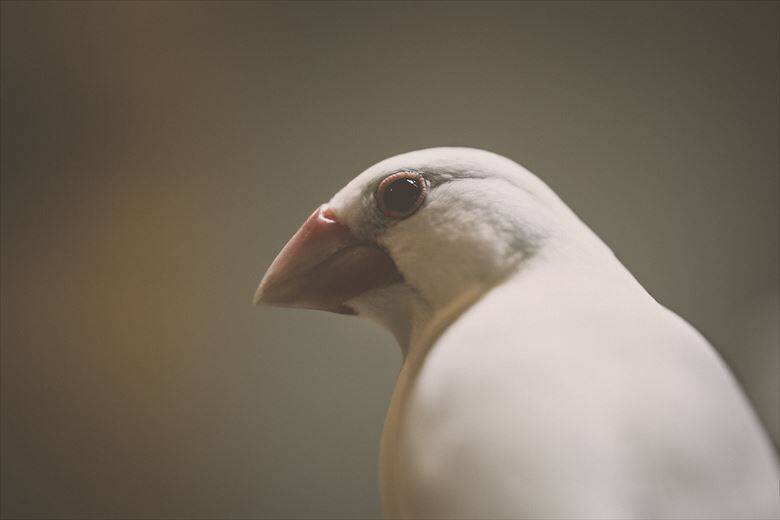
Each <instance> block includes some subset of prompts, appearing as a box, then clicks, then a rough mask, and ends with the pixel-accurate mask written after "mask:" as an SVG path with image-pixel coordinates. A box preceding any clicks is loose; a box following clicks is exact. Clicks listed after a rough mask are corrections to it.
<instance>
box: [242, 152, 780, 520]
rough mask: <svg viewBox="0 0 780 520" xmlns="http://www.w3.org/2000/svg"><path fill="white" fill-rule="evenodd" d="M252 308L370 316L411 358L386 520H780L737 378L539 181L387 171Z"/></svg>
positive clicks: (389, 427)
mask: <svg viewBox="0 0 780 520" xmlns="http://www.w3.org/2000/svg"><path fill="white" fill-rule="evenodd" d="M255 302H256V303H257V302H263V303H269V304H275V305H282V306H294V307H295V306H297V307H305V308H314V309H323V310H328V311H334V312H341V313H351V314H357V315H358V316H361V317H365V318H368V319H371V320H374V321H377V322H379V323H380V324H382V325H383V326H384V327H386V328H388V329H389V330H390V331H391V332H392V333H393V334H394V335H395V337H396V338H397V340H398V342H399V344H400V346H401V348H402V350H403V353H404V359H403V364H402V366H401V370H400V373H399V376H398V379H397V382H396V387H395V390H394V393H393V397H392V400H391V403H390V408H389V411H388V415H387V420H386V423H385V428H384V432H383V435H382V443H381V449H380V488H381V494H382V502H383V509H384V512H385V515H386V516H387V517H388V518H426V519H432V518H472V519H473V518H491V519H494V518H512V519H516V518H534V519H536V518H569V519H570V518H599V519H606V518H615V519H617V518H620V519H623V518H729V519H731V518H777V516H778V515H779V514H780V498H779V495H780V492H779V487H778V486H779V484H780V479H779V477H778V467H777V461H776V459H775V453H774V450H773V449H772V447H771V446H770V443H769V441H768V438H767V436H766V434H765V432H764V431H763V429H762V427H761V426H760V424H759V422H758V420H757V418H756V415H755V414H754V412H753V410H752V409H751V407H750V405H749V404H748V402H747V400H746V398H745V396H744V395H743V393H742V391H741V389H740V388H739V386H738V384H737V383H736V382H735V380H734V378H733V376H732V375H731V373H730V371H729V370H728V368H727V367H726V366H725V365H724V363H723V362H722V361H721V359H720V358H719V357H718V355H717V354H716V352H715V351H714V349H713V348H712V347H711V346H710V345H709V343H707V341H706V340H705V339H704V338H703V337H702V336H701V335H700V334H699V333H698V332H697V331H696V330H695V329H694V328H693V327H691V326H690V325H689V324H688V323H686V322H685V321H684V320H682V319H681V318H679V317H678V316H677V315H675V314H674V313H673V312H671V311H669V310H668V309H666V308H665V307H663V306H662V305H660V304H659V303H658V302H656V301H655V300H654V299H653V298H652V297H651V296H650V295H649V294H648V293H647V292H646V291H645V290H644V289H643V288H642V286H641V285H640V284H639V283H638V282H637V281H636V280H635V279H634V277H633V276H632V275H631V274H630V273H629V272H628V271H627V270H626V268H625V267H623V265H622V264H621V263H620V262H619V261H618V260H617V258H616V257H615V256H614V255H613V253H612V252H611V251H610V249H609V248H608V247H607V246H606V245H604V243H603V242H602V241H601V240H600V239H599V238H598V237H597V236H596V235H595V234H594V233H593V232H592V231H591V230H590V229H588V227H587V226H586V225H585V224H583V223H582V222H581V221H580V220H579V219H578V218H577V216H576V215H575V214H574V213H573V212H572V211H571V210H570V209H569V208H568V207H567V206H566V205H565V204H564V203H563V202H562V201H561V200H560V199H559V198H558V197H557V196H556V195H555V193H554V192H553V191H552V190H551V189H550V188H548V187H547V186H546V185H545V184H544V183H543V182H542V181H540V180H539V179H538V178H537V177H535V176H534V175H533V174H531V173H530V172H529V171H527V170H526V169H524V168H523V167H521V166H520V165H518V164H516V163H515V162H512V161H511V160H509V159H507V158H504V157H501V156H499V155H496V154H493V153H490V152H487V151H482V150H476V149H470V148H432V149H427V150H420V151H415V152H411V153H406V154H403V155H398V156H396V157H392V158H390V159H387V160H384V161H382V162H380V163H378V164H376V165H374V166H372V167H370V168H369V169H367V170H366V171H364V172H363V173H362V174H360V175H358V176H357V177H356V178H355V179H354V180H352V181H351V182H350V183H349V184H348V185H347V186H346V187H344V188H343V189H342V190H341V191H339V192H338V193H337V194H336V195H335V196H334V197H333V198H332V199H331V200H330V202H328V203H327V204H325V205H323V206H321V207H320V208H319V209H317V210H316V211H315V212H314V213H313V214H312V216H311V217H309V219H308V220H307V221H306V222H305V223H304V224H303V226H302V227H301V229H300V230H299V231H298V232H297V233H296V234H295V235H294V236H293V238H292V239H291V240H290V241H289V243H288V244H287V245H286V246H285V247H284V249H283V250H282V251H281V253H279V256H278V257H277V258H276V260H275V261H274V262H273V264H272V265H271V267H270V268H269V269H268V271H267V273H266V274H265V276H264V278H263V280H262V282H261V283H260V286H259V287H258V290H257V293H256V295H255Z"/></svg>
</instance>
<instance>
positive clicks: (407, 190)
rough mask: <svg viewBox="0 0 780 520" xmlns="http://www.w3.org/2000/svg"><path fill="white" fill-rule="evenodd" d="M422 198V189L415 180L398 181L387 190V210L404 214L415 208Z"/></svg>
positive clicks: (392, 183)
mask: <svg viewBox="0 0 780 520" xmlns="http://www.w3.org/2000/svg"><path fill="white" fill-rule="evenodd" d="M419 196H420V187H419V186H418V185H417V183H416V182H415V181H414V179H398V180H397V181H394V182H391V183H390V184H389V185H388V186H387V188H385V195H384V197H385V208H387V209H388V210H390V211H394V212H397V213H404V212H406V211H409V210H410V209H412V208H413V207H414V204H415V203H416V202H417V198H418V197H419Z"/></svg>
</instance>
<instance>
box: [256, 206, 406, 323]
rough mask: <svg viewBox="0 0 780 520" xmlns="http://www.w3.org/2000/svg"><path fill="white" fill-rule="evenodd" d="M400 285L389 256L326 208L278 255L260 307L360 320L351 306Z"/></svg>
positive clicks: (259, 299) (261, 294) (268, 273)
mask: <svg viewBox="0 0 780 520" xmlns="http://www.w3.org/2000/svg"><path fill="white" fill-rule="evenodd" d="M400 280H401V275H400V274H399V273H398V270H397V269H396V267H395V263H394V262H393V260H392V258H390V256H389V255H388V254H387V253H386V252H385V251H384V250H382V249H381V248H379V247H378V246H377V245H375V244H373V243H369V242H365V241H360V240H358V239H357V238H356V237H355V235H354V234H353V233H352V231H351V230H350V229H349V227H347V226H346V225H344V224H342V223H341V222H339V221H338V220H337V219H336V217H335V215H334V214H333V212H332V211H331V210H330V209H329V208H328V207H327V206H326V205H322V206H320V207H319V208H317V210H316V211H314V213H312V214H311V216H310V217H309V218H308V219H306V222H304V223H303V225H302V226H301V227H300V229H298V231H297V232H296V233H295V234H294V235H293V237H292V238H291V239H290V241H289V242H287V245H285V246H284V248H283V249H282V251H281V252H280V253H279V254H278V255H277V257H276V259H275V260H274V261H273V263H272V264H271V267H269V268H268V271H266V273H265V276H263V279H262V281H261V282H260V286H259V287H258V288H257V292H256V293H255V300H254V301H255V304H258V303H267V304H270V305H277V306H280V307H302V308H306V309H319V310H324V311H330V312H338V313H341V314H355V311H354V310H353V309H351V308H350V307H349V306H348V305H347V303H346V302H348V301H349V300H351V299H353V298H355V297H357V296H360V295H361V294H363V293H364V292H366V291H369V290H371V289H376V288H379V287H383V286H386V285H390V284H392V283H396V282H399V281H400Z"/></svg>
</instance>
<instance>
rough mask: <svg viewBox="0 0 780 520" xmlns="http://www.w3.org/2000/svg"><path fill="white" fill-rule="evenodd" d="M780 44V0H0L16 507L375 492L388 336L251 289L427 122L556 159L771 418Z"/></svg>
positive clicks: (337, 509)
mask: <svg viewBox="0 0 780 520" xmlns="http://www.w3.org/2000/svg"><path fill="white" fill-rule="evenodd" d="M777 63H778V4H777V3H776V2H766V3H749V2H739V3H728V2H717V3H708V2H696V3H691V4H686V3H649V4H645V3H636V2H631V3H611V2H610V3H603V4H600V3H573V4H569V3H563V2H553V3H545V4H537V3H478V4H477V3H444V2H439V3H402V4H397V3H311V4H309V3H231V4H226V3H216V2H215V3H151V2H144V3H132V4H131V3H109V2H97V3H91V4H82V3H73V2H61V3H44V2H30V3H16V2H3V3H2V513H3V515H4V516H6V517H8V518H23V517H95V518H107V517H116V518H142V517H147V518H151V517H154V518H173V517H176V518H205V517H220V518H281V517H285V518H286V517H331V518H336V517H338V518H343V517H354V518H358V517H360V518H363V517H375V516H378V515H379V507H378V498H377V491H376V456H377V445H378V439H379V434H380V431H381V428H382V421H383V418H384V412H385V407H386V405H387V402H388V398H389V394H390V391H391V389H392V385H393V379H394V375H395V372H396V370H397V368H398V365H399V360H400V354H399V352H398V350H397V348H396V347H395V346H394V344H393V341H392V339H391V337H390V335H389V334H387V333H385V332H383V331H381V330H379V329H378V328H376V327H375V326H373V325H370V324H368V323H363V322H361V321H358V320H355V319H352V318H347V317H341V316H336V315H327V314H320V313H315V312H308V311H291V310H279V309H267V308H263V309H258V308H254V307H252V306H251V303H250V301H251V297H252V293H253V292H254V289H255V286H256V284H257V282H258V280H259V278H260V275H261V274H262V272H263V270H264V268H265V267H266V266H267V265H268V263H269V262H270V261H271V259H272V258H273V256H274V254H275V253H276V251H277V250H278V249H279V248H280V247H281V245H282V244H283V242H284V241H285V239H286V238H287V237H288V236H289V235H290V234H291V233H292V232H293V231H294V230H295V229H296V228H297V226H298V225H299V224H300V223H301V222H302V221H303V219H304V218H305V217H306V216H307V215H308V213H309V212H310V211H311V210H312V209H313V208H314V207H315V206H316V205H317V204H319V203H320V202H322V201H325V200H327V198H329V197H330V195H331V194H332V193H333V192H335V191H336V190H337V189H339V188H340V187H341V186H342V185H343V184H344V183H346V182H347V181H348V180H349V179H350V178H352V177H353V176H354V175H356V174H357V173H359V172H360V171H361V170H363V169H364V168H365V167H367V166H369V165H370V164H372V163H373V162H376V161H378V160H380V159H383V158H385V157H387V156H389V155H394V154H396V153H400V152H404V151H408V150H412V149H418V148H425V147H429V146H435V145H470V146H476V147H482V148H488V149H491V150H494V151H496V152H499V153H502V154H504V155H507V156H509V157H511V158H513V159H515V160H517V161H518V162H521V163H522V164H524V165H525V166H527V167H528V168H529V169H531V170H532V171H534V172H536V173H537V174H538V175H540V176H541V177H542V178H543V179H544V180H545V181H546V182H548V183H549V184H550V185H551V186H552V187H553V188H554V189H555V190H556V191H557V192H558V193H559V194H560V195H561V196H562V197H563V198H564V200H566V201H567V202H568V203H569V204H570V205H571V206H572V208H573V209H574V210H575V211H576V212H577V213H578V214H579V215H580V216H581V217H582V218H583V219H584V220H585V221H586V222H587V223H588V224H590V225H591V227H592V228H593V229H594V230H596V232H597V233H598V234H600V235H601V236H602V237H603V238H604V239H605V241H606V242H607V243H608V244H610V245H611V246H612V247H613V248H614V250H615V251H616V253H617V254H618V256H619V257H620V258H621V259H622V260H623V261H624V262H625V264H626V265H627V266H628V267H629V269H630V270H631V271H632V272H633V273H634V274H635V275H636V276H637V277H638V278H639V280H640V281H641V282H642V283H643V284H644V285H645V287H647V288H648V290H649V291H650V292H651V293H652V294H653V295H654V296H655V297H656V298H657V299H659V300H660V301H661V302H662V303H664V304H666V305H667V306H669V307H671V308H672V309H674V310H676V311H677V312H679V313H680V314H681V315H682V316H684V317H685V318H687V319H688V320H689V321H691V322H692V323H693V324H694V325H695V326H697V327H698V328H699V329H700V330H701V331H702V332H703V333H704V334H705V335H706V336H707V337H708V338H709V339H710V340H711V341H712V342H713V344H714V345H715V346H716V347H717V348H718V349H719V350H720V352H721V353H722V354H723V356H724V357H725V358H726V359H727V361H728V362H729V363H730V364H731V366H732V367H733V368H734V370H735V372H736V374H737V375H738V377H739V378H740V380H741V381H742V382H743V384H744V385H745V386H746V387H747V389H748V391H749V394H750V396H751V398H752V399H753V400H754V403H755V404H756V406H757V407H758V408H759V409H760V410H761V413H762V417H763V418H764V420H765V421H766V422H767V424H768V425H769V427H770V428H771V429H772V430H773V431H774V433H775V436H776V435H777V430H778V412H777V410H778V404H779V401H780V397H779V396H778V392H780V390H778V388H779V383H778V370H780V361H778V304H777V302H778V299H777V298H778V66H777ZM775 438H776V437H775Z"/></svg>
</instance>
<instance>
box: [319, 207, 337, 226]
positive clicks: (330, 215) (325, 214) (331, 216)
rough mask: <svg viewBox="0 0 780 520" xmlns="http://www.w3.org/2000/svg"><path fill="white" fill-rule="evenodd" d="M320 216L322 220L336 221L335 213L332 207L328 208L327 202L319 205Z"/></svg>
mask: <svg viewBox="0 0 780 520" xmlns="http://www.w3.org/2000/svg"><path fill="white" fill-rule="evenodd" d="M320 218H321V219H322V220H329V221H331V222H338V219H337V218H336V214H335V213H334V212H333V210H332V209H330V206H328V205H327V204H323V205H322V206H320Z"/></svg>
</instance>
